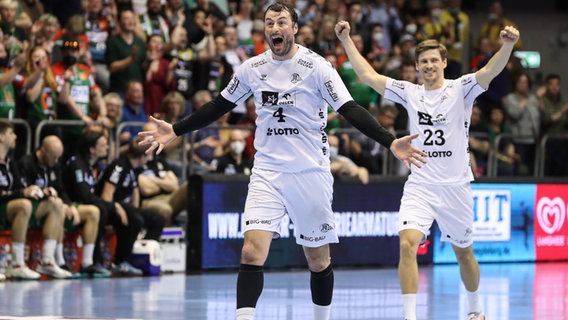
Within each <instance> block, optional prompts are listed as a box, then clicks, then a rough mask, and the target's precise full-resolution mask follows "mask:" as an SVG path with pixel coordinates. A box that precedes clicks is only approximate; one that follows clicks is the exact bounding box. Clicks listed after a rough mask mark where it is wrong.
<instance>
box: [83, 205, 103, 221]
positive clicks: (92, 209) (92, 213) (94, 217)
mask: <svg viewBox="0 0 568 320" xmlns="http://www.w3.org/2000/svg"><path fill="white" fill-rule="evenodd" d="M84 210H85V219H86V220H89V221H92V222H94V223H99V220H100V218H101V212H100V211H99V208H97V207H96V206H93V205H87V206H86V209H84Z"/></svg>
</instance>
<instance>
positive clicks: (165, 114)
mask: <svg viewBox="0 0 568 320" xmlns="http://www.w3.org/2000/svg"><path fill="white" fill-rule="evenodd" d="M184 114H185V99H184V98H183V96H182V95H181V93H179V92H177V91H171V92H170V93H168V94H167V95H166V96H165V97H164V100H162V109H161V113H160V119H161V120H164V121H166V122H168V123H175V122H176V121H178V120H180V119H181V118H182V117H183V116H184ZM183 143H185V140H184V137H178V138H177V139H175V140H174V141H172V143H170V144H169V145H167V146H166V147H165V148H164V150H163V151H162V156H163V157H165V159H166V161H167V162H168V165H169V166H170V168H172V170H173V171H174V172H175V174H176V176H177V177H178V179H179V180H180V181H185V173H184V172H183V166H182V162H183V157H184V156H185V155H184V152H183Z"/></svg>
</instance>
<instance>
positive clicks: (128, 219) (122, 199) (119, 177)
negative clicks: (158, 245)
mask: <svg viewBox="0 0 568 320" xmlns="http://www.w3.org/2000/svg"><path fill="white" fill-rule="evenodd" d="M146 149H147V146H140V145H139V144H138V139H134V140H133V141H132V142H131V143H130V146H129V148H128V151H127V152H126V155H125V156H122V157H120V158H118V159H116V160H114V161H113V162H112V163H111V164H109V166H108V167H106V168H105V170H104V171H103V174H102V176H101V177H100V179H99V181H98V182H97V184H96V189H95V192H96V193H97V194H98V195H99V196H100V197H101V198H102V199H103V200H104V201H107V202H118V203H120V205H121V206H122V207H123V208H124V210H125V211H126V215H125V216H121V219H122V222H123V224H125V225H129V224H131V223H134V224H136V225H138V226H139V227H138V228H137V230H136V229H134V230H131V231H132V233H131V234H130V235H129V236H130V237H131V238H130V239H131V240H132V243H134V241H135V240H136V239H137V237H138V231H140V228H144V230H145V232H146V234H145V236H144V238H145V239H151V240H156V241H159V240H160V236H161V235H162V229H163V228H164V225H165V219H164V217H163V216H161V215H160V214H158V213H157V212H156V211H154V210H152V209H140V190H139V188H138V179H137V176H136V173H135V170H137V169H138V168H142V166H144V164H145V163H146V162H147V156H146V154H145V151H146ZM123 258H128V257H123ZM132 268H134V267H133V266H132V265H130V264H129V263H128V262H127V261H126V260H124V261H121V262H120V264H119V265H117V266H116V268H115V270H114V271H115V272H117V273H123V272H124V271H126V272H127V273H132V272H131V271H132ZM138 271H140V270H138ZM135 273H138V272H135Z"/></svg>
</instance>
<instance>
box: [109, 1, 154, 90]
mask: <svg viewBox="0 0 568 320" xmlns="http://www.w3.org/2000/svg"><path fill="white" fill-rule="evenodd" d="M118 17H119V20H118V25H119V27H120V28H119V31H118V34H116V35H113V36H110V37H109V38H108V41H107V47H106V52H105V58H106V62H107V65H108V69H109V72H110V85H109V90H110V91H112V92H117V93H121V94H122V93H124V92H125V91H126V89H127V87H126V85H127V84H128V83H130V81H140V82H141V81H142V80H143V79H144V73H143V70H142V63H143V62H144V61H145V60H146V45H145V44H144V41H143V40H142V39H140V38H138V37H137V36H136V35H135V34H134V31H135V29H136V20H135V19H136V17H135V14H134V12H133V11H132V10H123V11H121V12H120V13H119V16H118Z"/></svg>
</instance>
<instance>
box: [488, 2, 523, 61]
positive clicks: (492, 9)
mask: <svg viewBox="0 0 568 320" xmlns="http://www.w3.org/2000/svg"><path fill="white" fill-rule="evenodd" d="M503 26H512V27H515V28H516V27H517V25H516V24H515V23H514V22H513V21H511V20H509V19H508V18H506V17H505V10H504V8H503V4H502V3H501V1H500V0H492V1H491V3H490V4H489V15H488V16H487V20H486V21H485V22H484V23H483V24H482V25H481V30H480V32H479V37H480V38H484V37H487V38H489V40H490V41H491V42H492V43H493V45H494V46H498V44H499V32H501V29H503ZM521 47H522V42H521V39H519V41H517V43H516V44H515V47H514V50H519V49H521Z"/></svg>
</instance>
